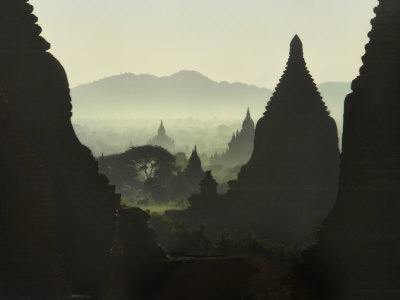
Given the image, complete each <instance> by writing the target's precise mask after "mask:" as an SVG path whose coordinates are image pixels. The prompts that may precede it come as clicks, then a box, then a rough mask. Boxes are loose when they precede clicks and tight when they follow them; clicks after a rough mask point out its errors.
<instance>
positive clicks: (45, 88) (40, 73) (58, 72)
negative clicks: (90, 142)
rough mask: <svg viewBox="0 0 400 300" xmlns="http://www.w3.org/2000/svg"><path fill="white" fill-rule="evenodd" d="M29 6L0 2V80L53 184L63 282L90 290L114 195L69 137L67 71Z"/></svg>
mask: <svg viewBox="0 0 400 300" xmlns="http://www.w3.org/2000/svg"><path fill="white" fill-rule="evenodd" d="M32 11H33V7H32V6H31V5H29V4H28V3H27V0H1V1H0V28H1V30H0V85H1V86H2V87H3V88H4V91H5V93H6V95H7V97H8V101H9V105H10V107H11V108H12V110H13V111H15V113H16V114H17V116H18V118H19V119H20V121H21V128H22V129H21V130H22V135H23V136H24V138H25V139H26V141H27V142H28V144H29V146H30V148H31V149H32V150H33V152H34V153H36V154H37V155H38V157H39V159H40V161H41V162H42V163H43V165H44V167H45V168H46V169H47V171H48V173H49V176H50V177H51V179H52V181H53V183H54V192H55V198H56V201H57V219H56V220H57V243H58V250H59V252H60V254H62V257H63V267H64V268H65V270H66V271H67V274H66V276H67V279H68V281H69V282H70V283H71V284H72V287H73V290H74V291H75V292H77V293H95V291H96V290H97V289H98V285H99V283H100V282H101V281H102V280H103V277H104V272H106V271H107V263H108V258H109V249H110V247H111V245H112V243H113V237H114V211H115V210H116V208H117V207H118V206H119V201H120V197H119V196H118V195H116V194H115V193H114V187H112V186H110V185H108V181H107V179H106V178H105V177H103V176H99V175H98V168H97V163H96V161H95V159H94V158H93V156H92V155H91V152H90V150H89V149H88V148H86V147H85V146H83V145H82V144H81V143H80V142H79V140H78V139H77V137H76V135H75V132H74V130H73V128H72V124H71V120H70V118H71V98H70V95H69V85H68V80H67V76H66V74H65V71H64V69H63V67H62V66H61V64H60V63H59V62H58V61H57V60H56V59H55V58H54V57H53V56H52V55H51V54H50V53H48V52H47V50H48V49H49V48H50V45H49V43H47V42H46V41H45V40H44V39H43V38H42V37H40V33H41V28H40V27H39V26H38V25H37V24H36V22H37V18H36V17H35V16H34V15H33V14H32ZM52 208H53V206H51V208H49V209H52Z"/></svg>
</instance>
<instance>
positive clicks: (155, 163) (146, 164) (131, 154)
mask: <svg viewBox="0 0 400 300" xmlns="http://www.w3.org/2000/svg"><path fill="white" fill-rule="evenodd" d="M123 160H124V162H125V163H126V164H127V165H129V164H133V165H134V166H135V167H136V168H137V169H138V170H141V171H143V173H144V174H145V176H146V178H147V179H149V178H151V177H152V176H153V175H154V171H155V170H156V169H157V168H165V167H170V166H173V163H174V162H175V156H173V155H172V154H171V153H169V152H168V151H167V150H165V149H164V148H162V147H159V146H152V145H146V146H140V147H132V148H131V149H129V150H128V151H126V152H125V153H123Z"/></svg>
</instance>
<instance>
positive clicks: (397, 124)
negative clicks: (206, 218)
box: [301, 0, 400, 300]
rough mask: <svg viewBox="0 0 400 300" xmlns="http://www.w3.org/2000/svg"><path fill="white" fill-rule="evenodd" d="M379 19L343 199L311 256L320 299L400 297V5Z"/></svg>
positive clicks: (347, 141)
mask: <svg viewBox="0 0 400 300" xmlns="http://www.w3.org/2000/svg"><path fill="white" fill-rule="evenodd" d="M375 13H376V17H375V18H374V19H373V20H372V22H371V24H372V30H371V31H370V33H369V38H370V41H369V43H368V44H367V45H366V47H365V49H366V53H365V55H364V56H363V58H362V61H363V66H362V67H361V69H360V75H359V76H358V77H357V78H356V79H355V80H354V81H353V84H352V93H351V94H349V95H348V96H347V98H346V101H345V110H344V129H343V153H342V162H341V169H340V186H339V196H338V200H337V202H336V204H335V206H334V208H333V210H332V212H331V213H330V215H329V217H328V218H327V219H326V221H325V223H324V226H323V228H322V233H321V234H320V242H319V244H318V245H316V246H315V247H313V248H311V249H309V250H308V251H307V252H306V253H305V254H304V255H303V260H304V264H303V266H302V270H301V271H302V275H303V276H305V278H307V279H308V283H309V284H310V286H311V287H312V290H313V291H314V293H315V297H316V298H317V299H355V300H358V299H399V297H400V218H399V211H400V201H399V199H400V118H399V115H400V102H399V100H400V1H398V0H380V1H379V5H378V7H377V8H375ZM322 274H323V276H322Z"/></svg>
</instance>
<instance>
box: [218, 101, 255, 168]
mask: <svg viewBox="0 0 400 300" xmlns="http://www.w3.org/2000/svg"><path fill="white" fill-rule="evenodd" d="M254 131H255V130H254V121H253V119H252V118H251V116H250V109H247V114H246V118H245V119H244V121H243V123H242V129H241V131H240V132H239V131H236V134H235V133H233V135H232V139H231V141H230V142H229V144H228V149H227V150H226V151H225V152H224V153H223V154H222V155H218V154H217V153H215V154H214V155H213V156H212V157H211V164H213V165H223V166H237V165H243V164H245V163H247V162H248V161H249V159H250V157H251V154H252V153H253V146H254Z"/></svg>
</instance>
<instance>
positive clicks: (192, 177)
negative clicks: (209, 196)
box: [184, 146, 204, 193]
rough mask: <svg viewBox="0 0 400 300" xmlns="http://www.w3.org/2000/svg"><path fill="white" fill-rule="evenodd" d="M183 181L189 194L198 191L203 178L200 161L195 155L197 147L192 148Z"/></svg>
mask: <svg viewBox="0 0 400 300" xmlns="http://www.w3.org/2000/svg"><path fill="white" fill-rule="evenodd" d="M184 176H185V177H184V179H185V183H186V184H187V186H188V188H189V190H190V192H191V193H197V192H199V191H200V185H199V184H200V181H201V180H202V179H203V177H204V171H203V168H202V167H201V160H200V157H199V155H198V154H197V147H196V146H195V147H194V150H193V151H192V155H191V156H190V158H189V162H188V164H187V166H186V169H185V171H184Z"/></svg>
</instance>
